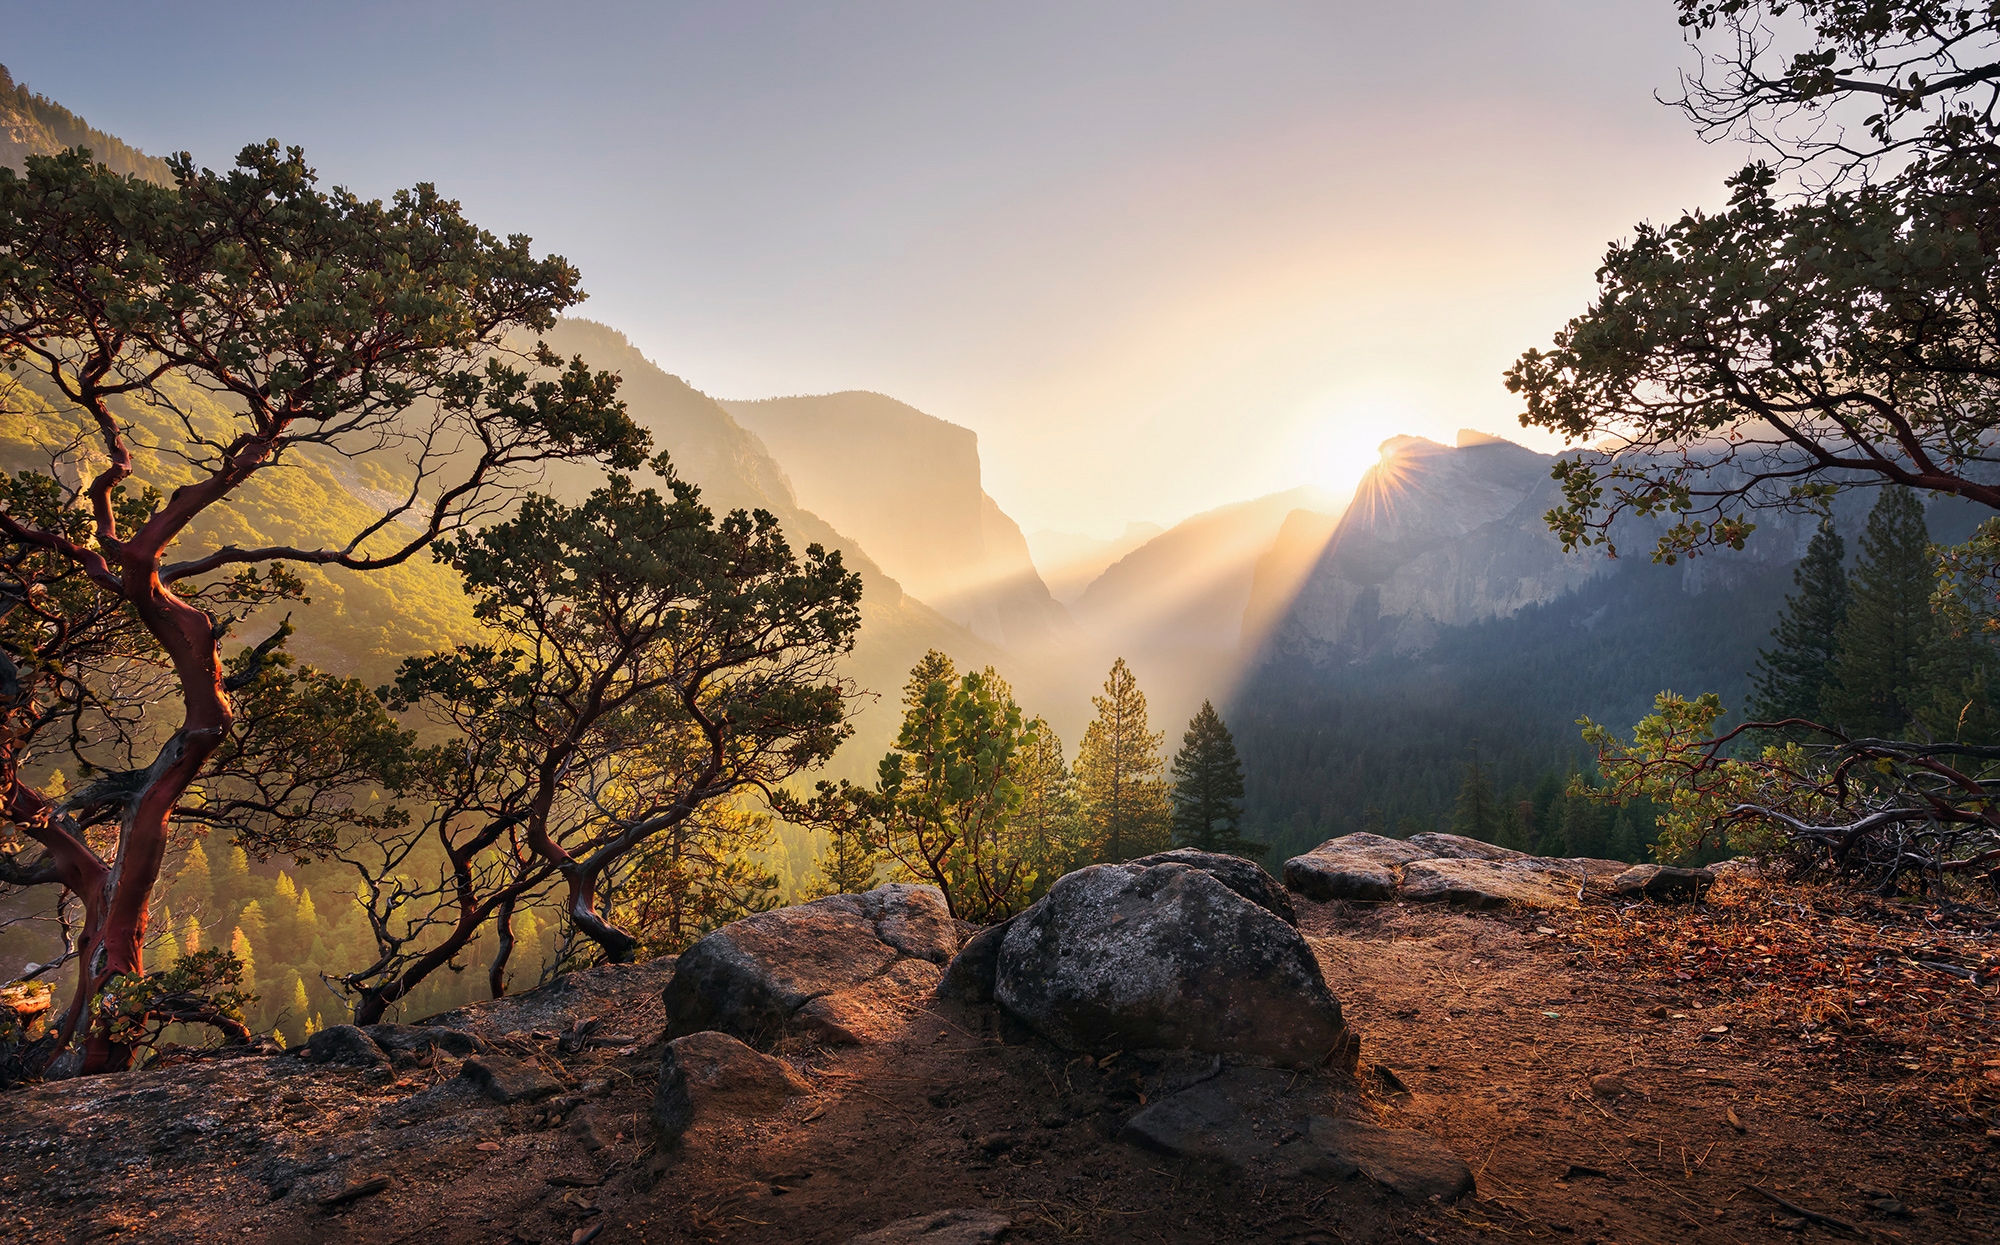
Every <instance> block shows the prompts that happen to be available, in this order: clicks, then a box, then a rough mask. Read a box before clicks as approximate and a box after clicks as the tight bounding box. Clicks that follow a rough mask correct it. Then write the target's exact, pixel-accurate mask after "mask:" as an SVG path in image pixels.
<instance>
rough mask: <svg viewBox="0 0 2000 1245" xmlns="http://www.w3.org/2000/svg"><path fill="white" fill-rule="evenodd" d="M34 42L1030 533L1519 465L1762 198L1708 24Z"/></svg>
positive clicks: (758, 16)
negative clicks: (1655, 300) (869, 429)
mask: <svg viewBox="0 0 2000 1245" xmlns="http://www.w3.org/2000/svg"><path fill="white" fill-rule="evenodd" d="M4 12H5V14H6V27H5V28H6V35H5V38H4V40H0V62H4V63H5V64H6V65H7V66H8V67H9V68H10V69H11V70H12V71H13V73H14V75H15V77H16V79H18V80H21V81H25V82H26V83H27V84H28V85H29V86H31V87H33V88H34V89H36V90H39V91H42V92H43V93H45V94H48V95H50V96H52V97H53V98H55V99H57V100H59V101H60V102H62V103H63V104H65V105H66V106H68V107H70V108H71V109H73V110H75V111H76V112H78V113H80V114H81V115H83V116H84V117H85V118H86V119H87V120H89V121H90V122H91V123H92V124H94V125H96V126H98V127H100V128H102V129H105V130H108V131H110V132H112V133H115V134H118V135H119V136H121V137H123V138H125V139H126V140H127V141H130V142H132V143H135V144H136V145H138V146H140V147H142V148H144V149H146V150H147V151H150V152H154V153H157V154H165V153H168V152H171V151H175V150H182V149H185V150H189V151H192V152H193V153H194V154H195V156H196V158H197V159H198V160H200V161H201V162H203V163H206V164H210V165H214V166H217V167H220V166H221V165H223V164H225V163H226V162H228V161H229V159H230V158H231V157H232V156H233V154H234V152H235V151H236V150H237V149H238V148H239V147H241V146H242V145H243V144H244V143H246V142H250V141H254V140H258V139H262V138H266V137H273V136H275V137H277V138H279V139H281V140H283V141H285V142H287V143H297V144H301V145H303V146H304V147H305V148H306V151H307V154H308V156H309V158H310V159H311V160H312V161H313V163H314V164H315V165H317V167H318V168H319V170H320V172H321V174H322V177H323V178H324V179H325V180H326V181H327V182H330V183H339V184H344V185H347V186H350V187H352V188H353V189H355V190H357V191H360V192H362V193H365V194H369V195H382V194H387V193H389V192H391V191H393V190H394V189H396V188H398V187H400V186H404V185H407V184H410V183H412V182H416V181H425V180H427V181H432V182H435V183H437V184H438V185H439V186H440V187H441V188H442V189H443V190H444V191H445V192H446V193H448V194H451V195H453V196H455V197H457V198H459V199H461V200H463V201H464V203H465V205H466V207H467V209H468V211H469V212H470V213H471V215H472V216H473V217H474V218H475V219H476V220H478V221H479V222H480V223H482V224H484V225H486V226H487V227H489V228H491V229H493V230H494V231H495V232H499V233H510V232H525V233H529V234H532V235H533V236H534V238H535V240H536V242H537V243H538V244H539V245H541V246H542V247H543V248H545V249H548V250H554V251H559V252H561V253H563V254H565V255H567V256H569V257H570V259H571V260H573V261H574V262H576V263H577V264H578V265H579V266H580V267H581V268H582V270H583V273H584V280H585V286H586V288H587V289H589V290H590V292H591V295H592V297H591V300H590V302H589V303H587V304H585V306H584V308H583V313H584V314H587V315H589V316H591V317H593V318H595V319H599V320H603V321H606V322H608V323H610V324H612V325H614V326H616V327H617V328H619V329H622V330H623V331H624V332H626V333H627V334H628V335H630V336H631V337H632V338H633V340H634V341H635V342H636V343H637V344H638V345H639V346H640V348H641V349H643V350H644V351H645V352H646V353H647V354H648V355H649V356H650V357H652V358H653V359H654V360H656V361H657V362H658V363H660V364H661V365H662V366H663V367H665V368H666V369H667V370H669V371H671V372H674V373H676V374H678V375H681V376H684V377H686V378H687V379H688V380H689V381H690V382H692V383H693V384H695V385H696V386H697V387H699V388H701V389H703V390H705V391H707V392H709V393H712V394H715V395H716V396H718V397H726V398H749V397H765V396H771V395H777V394H792V393H823V392H828V391H832V390H838V389H874V390H879V391H881V392H884V393H888V394H891V395H893V396H895V397H898V398H901V399H903V400H904V401H906V402H910V403H912V404H914V405H916V406H918V407H921V408H922V409H924V410H926V411H929V412H930V413H932V414H934V415H938V416H940V417H942V418H945V419H949V420H952V421H954V422H956V423H960V424H964V425H966V426H967V427H970V428H973V429H975V430H976V431H977V432H978V433H979V434H980V444H981V446H982V449H983V453H984V458H985V464H986V479H987V489H988V491H989V492H991V493H992V494H993V495H994V496H995V497H996V498H998V499H999V501H1000V502H1001V504H1002V505H1003V506H1004V507H1005V508H1006V509H1007V510H1008V511H1009V512H1011V513H1012V514H1013V515H1014V516H1015V517H1016V518H1017V519H1019V520H1020V522H1021V523H1022V525H1023V526H1024V527H1026V528H1028V529H1030V530H1032V529H1035V528H1039V527H1056V528H1064V529H1070V530H1093V531H1098V532H1103V533H1108V532H1110V531H1113V530H1116V529H1117V528H1120V527H1122V526H1123V524H1124V523H1125V521H1126V520H1128V519H1151V520H1156V521H1161V522H1172V521H1174V520H1176V519H1179V518H1181V517H1183V516H1185V515H1187V514H1189V513H1191V512H1194V511H1197V510H1201V509H1205V508H1208V507H1210V506H1214V505H1217V504H1220V503H1223V502H1227V501H1232V500H1237V499H1240V498H1245V497H1249V496H1253V495H1257V494H1260V493H1266V492H1271V491H1275V490H1278V489H1282V488H1287V487H1291V486H1293V485H1295V484H1300V483H1314V484H1321V485H1329V486H1339V485H1342V484H1345V483H1348V482H1351V481H1352V479H1353V478H1354V477H1355V476H1357V475H1358V474H1359V473H1360V471H1361V470H1362V469H1363V468H1364V467H1365V466H1366V465H1367V463H1369V462H1370V461H1372V460H1373V458H1374V446H1375V445H1376V444H1377V443H1378V442H1380V441H1381V440H1383V439H1384V438H1385V437H1388V436H1390V435H1393V434H1395V433H1400V432H1414V433H1419V434H1423V435H1429V436H1434V437H1439V438H1441V439H1448V438H1449V437H1450V436H1451V434H1452V432H1453V430H1455V429H1457V428H1459V427H1462V426H1472V427H1476V428H1480V429H1484V430H1487V431H1492V432H1498V433H1501V434H1503V435H1513V436H1517V437H1523V434H1522V433H1521V432H1520V430H1519V429H1518V428H1517V427H1516V426H1515V423H1514V416H1515V414H1516V407H1515V405H1514V404H1513V403H1512V402H1511V400H1510V399H1509V396H1508V395H1507V393H1506V392H1505V390H1504V389H1503V388H1502V387H1501V384H1500V379H1499V377H1500V372H1501V369H1502V368H1504V367H1505V366H1506V365H1507V364H1508V363H1509V362H1510V361H1511V360H1512V359H1513V358H1514V357H1515V356H1516V355H1517V354H1519V352H1520V351H1521V350H1523V349H1525V348H1526V347H1528V346H1532V345H1538V344H1542V343H1544V342H1545V341H1546V340H1547V338H1548V336H1549V334H1550V333H1551V332H1552V331H1553V330H1554V329H1555V328H1556V327H1558V326H1559V325H1560V324H1561V322H1562V321H1563V320H1564V319H1566V318H1567V317H1568V316H1570V315H1572V314H1574V313H1575V312H1576V311H1578V310H1580V309H1581V308H1582V306H1583V304H1584V302H1585V300H1586V299H1587V298H1588V296H1589V294H1590V290H1591V276H1592V272H1593V270H1594V268H1595V265H1596V261H1597V259H1598V257H1599V256H1600V255H1601V253H1602V250H1603V247H1604V244H1605V242H1607V241H1608V240H1610V239H1611V238H1613V237H1616V236H1619V235H1621V234H1623V233H1624V232H1625V231H1626V230H1628V229H1629V227H1630V226H1631V225H1632V224H1633V223H1634V222H1635V221H1637V220H1640V219H1645V218H1656V219H1657V218H1660V217H1664V216H1667V215H1669V214H1671V213H1673V212H1675V211H1677V210H1679V209H1681V208H1683V207H1689V206H1696V205H1708V204H1714V203H1716V202H1717V201H1719V199H1720V197H1721V196H1720V193H1719V184H1720V178H1721V176H1722V175H1723V174H1724V173H1725V172H1726V171H1727V170H1728V169H1729V168H1731V167H1733V165H1734V164H1735V163H1737V162H1739V161H1740V159H1741V158H1742V156H1743V151H1742V149H1740V148H1736V149H1732V148H1728V147H1723V148H1710V147H1705V146H1703V145H1702V144H1701V143H1700V142H1699V141H1698V140H1697V139H1696V138H1695V137H1694V136H1693V134H1692V133H1691V131H1690V130H1689V129H1688V127H1687V126H1686V124H1685V123H1684V122H1683V121H1682V120H1681V119H1680V117H1679V116H1678V115H1677V114H1675V113H1673V112H1671V111H1670V110H1668V109H1666V108H1663V107H1661V106H1660V105H1658V104H1657V103H1655V102H1654V101H1653V98H1652V92H1653V91H1655V90H1656V89H1659V90H1664V89H1669V88H1671V87H1672V85H1673V83H1674V80H1675V72H1676V70H1677V69H1679V68H1681V67H1682V66H1684V65H1686V64H1688V63H1689V62H1690V57H1691V55H1692V54H1691V53H1690V52H1689V50H1688V49H1687V48H1686V46H1685V45H1684V44H1683V43H1682V41H1681V36H1680V32H1679V31H1678V29H1677V28H1676V26H1675V24H1674V20H1673V13H1674V6H1673V4H1672V3H1671V0H1488V2H1487V3H1448V2H1445V0H1398V3H1394V4H1386V3H1380V2H1379V0H1378V2H1375V3H1332V2H1322V3H1314V4H1258V3H1246V2H1241V0H1236V2H1230V3H1221V2H1217V3H1209V4H1198V5H1195V4H1171V3H1163V2H1162V0H1148V2H1145V3H1116V4H1114V3H1077V2H1076V0H1070V2H1068V3H1060V4H1038V3H1025V2H1022V0H1015V2H1014V3H1009V4H980V5H970V4H964V5H961V4H946V3H938V2H935V0H926V2H923V3H906V4H897V3H871V4H852V5H841V4H794V5H764V4H755V3H746V2H744V0H733V2H730V3H713V4H665V3H600V4H592V3H584V2H579V0H571V2H569V3H563V4H505V3H492V2H490V0H488V2H482V3H476V4H475V3H465V4H443V3H412V2H405V3H396V4H357V3H341V4H330V5H304V4H282V3H272V2H271V0H263V2H262V3H256V4H241V5H232V4H219V3H199V2H194V0H188V2H181V3H173V4H161V3H158V2H157V0H147V2H145V3H133V4H105V3H93V2H92V0H62V2H61V3H39V2H23V0H9V2H8V3H7V4H6V5H5V9H4ZM1524 439H1525V438H1524ZM1536 443H1537V444H1546V443H1544V442H1536Z"/></svg>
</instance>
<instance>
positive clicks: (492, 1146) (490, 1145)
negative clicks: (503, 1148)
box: [472, 1141, 500, 1150]
mask: <svg viewBox="0 0 2000 1245" xmlns="http://www.w3.org/2000/svg"><path fill="white" fill-rule="evenodd" d="M472 1148H473V1149H475V1150H498V1149H499V1148H500V1143H499V1142H497V1141H482V1142H480V1143H479V1144H478V1145H476V1146H474V1147H472Z"/></svg>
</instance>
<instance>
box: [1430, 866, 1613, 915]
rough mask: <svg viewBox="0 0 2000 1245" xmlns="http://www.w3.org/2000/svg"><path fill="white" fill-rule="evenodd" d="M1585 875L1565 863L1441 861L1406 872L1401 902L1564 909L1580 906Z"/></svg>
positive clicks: (1476, 906)
mask: <svg viewBox="0 0 2000 1245" xmlns="http://www.w3.org/2000/svg"><path fill="white" fill-rule="evenodd" d="M1588 876H1589V875H1587V874H1585V873H1583V872H1582V871H1581V870H1578V869H1576V868H1574V867H1572V866H1570V865H1568V863H1567V862H1565V861H1560V860H1542V859H1539V858H1536V857H1529V858H1527V859H1524V860H1464V859H1457V860H1453V859H1448V858H1447V859H1438V860H1418V861H1413V862H1411V863H1410V864H1409V865H1408V866H1406V867H1405V868H1404V870H1403V885H1402V889H1401V890H1400V891H1399V892H1398V894H1399V897H1401V898H1403V899H1414V900H1441V901H1443V902H1445V903H1451V904H1457V905H1458V906H1459V907H1461V908H1500V907H1505V906H1506V905H1508V904H1519V905H1521V906H1522V907H1526V908H1561V907H1565V906H1568V905H1572V904H1575V903H1576V902H1577V892H1579V891H1581V890H1583V889H1584V887H1585V885H1586V883H1587V882H1588Z"/></svg>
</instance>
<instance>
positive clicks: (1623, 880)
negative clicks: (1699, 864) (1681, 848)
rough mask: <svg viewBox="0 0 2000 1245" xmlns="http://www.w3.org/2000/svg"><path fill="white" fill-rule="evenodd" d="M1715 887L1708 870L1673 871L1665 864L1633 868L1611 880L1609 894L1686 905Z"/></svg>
mask: <svg viewBox="0 0 2000 1245" xmlns="http://www.w3.org/2000/svg"><path fill="white" fill-rule="evenodd" d="M1714 885H1715V874H1714V872H1713V871H1711V870H1708V869H1676V868H1672V867H1670V866H1667V865H1633V866H1632V867H1631V868H1629V869H1627V870H1625V871H1624V872H1623V873H1621V874H1619V875H1618V876H1617V877H1615V878H1613V879H1612V880H1611V893H1612V894H1614V895H1617V896H1619V897H1620V898H1624V899H1657V900H1660V901H1662V902H1668V903H1672V902H1681V903H1688V902H1692V901H1694V900H1697V899H1700V898H1701V897H1702V895H1703V894H1705V893H1706V892H1707V890H1708V888H1709V887H1711V886H1714Z"/></svg>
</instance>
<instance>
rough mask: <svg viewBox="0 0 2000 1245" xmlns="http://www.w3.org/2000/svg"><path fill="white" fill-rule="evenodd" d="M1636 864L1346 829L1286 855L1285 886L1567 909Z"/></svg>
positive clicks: (1323, 896) (1328, 895) (1310, 895)
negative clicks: (1347, 831) (1580, 893)
mask: <svg viewBox="0 0 2000 1245" xmlns="http://www.w3.org/2000/svg"><path fill="white" fill-rule="evenodd" d="M1630 869H1631V866H1630V865H1627V864H1626V863H1624V862H1623V861H1616V860H1592V859H1588V858H1582V857H1579V858H1574V859H1568V858H1561V859H1559V858H1552V857H1545V856H1530V855H1528V854H1527V853H1525V852H1517V851H1515V850H1513V849H1512V848H1507V847H1501V846H1499V845H1498V844H1495V843H1484V842H1481V841H1480V840H1478V839H1472V838H1467V837H1466V836H1464V835H1461V834H1413V835H1411V836H1410V837H1409V838H1407V839H1391V838H1385V837H1383V836H1382V835H1379V834H1368V833H1366V832H1363V833H1359V834H1344V835H1341V836H1340V837H1339V838H1335V839H1328V840H1327V841H1326V842H1324V843H1322V844H1320V845H1319V846H1318V847H1315V848H1314V849H1312V850H1311V851H1310V852H1307V853H1306V854H1305V855H1303V856H1294V857H1292V858H1291V859H1290V860H1288V861H1286V862H1285V886H1286V887H1287V888H1289V889H1290V890H1291V891H1292V892H1293V893H1294V894H1298V895H1303V896H1305V897H1306V898H1307V899H1313V900H1318V901H1320V902H1322V903H1324V902H1327V901H1329V900H1336V899H1342V900H1359V901H1364V902H1377V903H1379V902H1382V901H1384V900H1392V899H1400V900H1405V901H1413V902H1437V903H1450V904H1457V905H1459V906H1461V907H1468V908H1498V907H1504V906H1507V905H1510V904H1511V905H1517V906H1520V907H1527V908H1544V909H1546V908H1564V907H1573V906H1575V904H1576V903H1577V901H1578V900H1577V892H1578V891H1580V890H1585V889H1587V888H1588V887H1590V886H1600V887H1602V886H1603V885H1606V884H1608V883H1609V882H1610V879H1612V878H1614V877H1616V876H1618V875H1620V874H1623V873H1625V872H1627V871H1629V870H1630Z"/></svg>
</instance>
